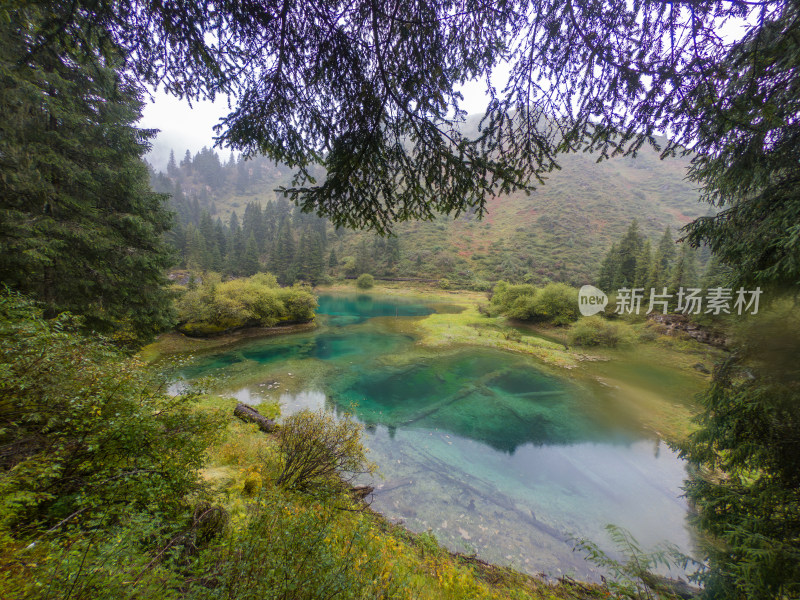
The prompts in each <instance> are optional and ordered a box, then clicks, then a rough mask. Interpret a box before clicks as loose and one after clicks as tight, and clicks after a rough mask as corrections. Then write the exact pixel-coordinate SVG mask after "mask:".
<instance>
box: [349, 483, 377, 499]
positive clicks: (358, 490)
mask: <svg viewBox="0 0 800 600" xmlns="http://www.w3.org/2000/svg"><path fill="white" fill-rule="evenodd" d="M374 491H375V488H374V487H372V486H371V485H363V484H360V485H354V486H351V487H350V493H351V494H352V495H353V496H354V497H356V498H358V499H359V500H363V499H364V498H366V497H367V496H369V495H370V494H371V493H372V492H374Z"/></svg>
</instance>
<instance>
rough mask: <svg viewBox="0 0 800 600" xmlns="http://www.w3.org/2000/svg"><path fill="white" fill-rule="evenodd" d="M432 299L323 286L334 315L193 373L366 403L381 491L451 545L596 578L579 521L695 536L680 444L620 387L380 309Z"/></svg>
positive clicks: (394, 511) (206, 360)
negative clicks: (431, 338) (547, 367)
mask: <svg viewBox="0 0 800 600" xmlns="http://www.w3.org/2000/svg"><path fill="white" fill-rule="evenodd" d="M431 311H432V309H431V307H429V306H425V305H421V304H414V303H398V302H396V301H392V300H386V299H382V300H379V301H378V300H375V299H374V298H372V297H369V296H358V297H335V296H329V297H322V298H320V312H321V313H323V314H327V315H329V317H328V320H327V321H325V322H324V326H323V327H322V328H321V329H320V330H318V331H316V332H312V333H302V334H297V335H292V336H287V337H281V338H268V339H263V340H255V341H247V342H244V343H242V344H241V345H238V346H236V347H233V348H231V349H230V350H228V351H225V352H219V353H217V354H213V355H210V356H205V357H200V358H198V359H197V360H196V361H195V363H194V364H193V365H190V366H189V367H188V368H187V369H184V371H183V373H182V374H183V376H184V377H185V378H186V379H192V378H195V377H199V376H201V375H206V374H222V375H226V374H229V373H232V372H235V374H236V376H237V377H242V376H244V375H243V374H247V379H248V380H249V381H250V382H251V383H249V384H248V385H247V386H244V387H234V388H233V389H231V390H229V391H227V392H226V395H230V394H233V395H234V396H235V397H236V398H237V399H239V400H240V401H243V402H246V403H250V404H254V403H258V402H260V401H262V400H264V399H269V400H278V401H279V402H280V404H281V405H282V413H283V415H288V414H291V413H293V412H296V411H298V410H302V409H305V408H308V409H312V410H315V409H319V408H323V407H324V408H326V409H327V410H332V411H340V410H349V411H351V412H353V413H354V414H355V416H356V417H357V418H358V419H359V420H360V421H361V422H362V423H363V424H364V425H365V436H364V440H365V443H366V445H367V446H368V447H369V448H370V451H371V459H372V460H373V461H374V462H376V463H377V464H378V466H379V468H380V472H381V474H382V475H383V477H384V479H377V480H374V481H371V482H370V483H371V484H373V485H375V486H376V493H375V495H374V500H373V507H374V508H375V509H377V510H379V511H380V512H382V513H383V514H385V515H386V516H387V517H389V518H392V519H398V520H403V521H404V522H405V523H406V525H407V526H409V527H410V528H411V529H414V530H417V531H424V530H426V529H429V528H430V529H432V530H433V531H434V533H435V534H436V535H437V537H438V538H439V539H440V540H441V541H443V542H444V543H445V544H447V545H448V546H449V547H451V548H453V549H458V550H462V551H477V552H478V553H479V554H480V556H482V557H483V558H486V559H489V560H492V561H497V562H500V563H503V564H510V565H513V566H516V567H518V568H521V569H524V570H527V571H529V572H533V573H536V572H540V571H543V572H546V573H550V574H553V575H559V574H561V573H568V572H572V573H573V574H575V575H577V576H580V577H582V578H592V577H593V576H594V575H595V574H594V573H593V571H592V567H591V565H589V564H588V563H586V562H585V561H584V560H583V559H582V557H580V556H578V555H576V554H575V553H573V552H572V546H573V544H572V542H571V541H570V536H572V535H575V536H579V537H585V538H589V539H592V540H594V541H596V542H598V543H600V544H603V543H604V540H605V541H606V542H607V541H608V540H606V532H605V530H604V526H605V524H606V523H615V524H618V525H620V526H622V527H625V528H627V529H629V530H630V531H631V532H632V533H633V534H634V535H635V536H636V537H637V538H639V540H640V541H641V542H642V543H643V544H644V545H648V544H653V543H656V542H658V541H661V540H664V539H666V540H669V541H671V542H673V543H675V544H677V545H678V547H679V548H682V549H683V550H685V551H687V552H688V551H689V549H690V536H689V532H688V531H687V529H686V525H685V515H686V510H687V507H686V504H685V502H684V501H683V499H682V498H681V496H680V494H681V492H680V486H681V485H682V482H683V479H684V477H685V469H684V465H683V463H682V462H681V461H680V460H679V459H678V457H677V456H676V455H675V454H674V453H673V452H672V451H671V450H670V449H669V448H668V447H666V446H664V445H663V444H660V443H658V442H654V441H652V440H648V439H646V438H645V436H644V435H643V432H642V429H641V426H640V424H639V423H638V422H636V421H635V420H634V419H633V417H632V416H631V415H630V414H628V412H627V411H626V409H625V408H624V407H620V406H619V403H614V402H612V401H610V400H609V398H608V397H607V396H605V395H598V394H596V393H595V392H594V391H593V390H591V389H585V388H583V387H581V386H580V385H577V384H575V383H574V382H572V381H567V380H565V379H563V378H557V377H554V376H552V375H550V374H548V373H546V372H545V371H543V370H541V369H538V368H536V367H535V366H534V365H533V364H532V362H531V361H529V360H527V359H525V358H523V357H520V356H517V355H514V354H509V353H505V352H501V351H494V350H488V349H480V348H464V349H460V350H451V351H447V352H443V351H435V352H432V351H426V350H425V349H421V348H418V347H417V346H416V345H415V340H414V338H413V337H411V336H409V335H405V334H400V333H397V332H396V331H394V330H393V329H391V330H390V329H389V328H388V325H387V322H386V319H374V318H372V317H387V316H395V315H397V316H398V318H400V317H402V316H420V315H424V314H429V313H430V312H431ZM392 322H394V321H393V320H392ZM287 364H291V368H288V367H287V366H286V365H287ZM289 371H291V373H292V376H288V372H289ZM284 376H286V377H284ZM279 380H280V381H279ZM289 386H290V387H291V389H292V392H291V393H287V392H285V391H284V390H285V389H287V387H289ZM606 547H608V545H606Z"/></svg>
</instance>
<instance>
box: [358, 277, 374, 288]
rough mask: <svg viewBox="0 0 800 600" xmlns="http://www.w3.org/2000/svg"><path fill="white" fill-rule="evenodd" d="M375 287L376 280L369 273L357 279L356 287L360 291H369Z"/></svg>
mask: <svg viewBox="0 0 800 600" xmlns="http://www.w3.org/2000/svg"><path fill="white" fill-rule="evenodd" d="M374 285H375V278H374V277H373V276H372V275H370V274H369V273H362V274H361V275H359V276H358V279H356V286H358V289H360V290H368V289H370V288H371V287H372V286H374Z"/></svg>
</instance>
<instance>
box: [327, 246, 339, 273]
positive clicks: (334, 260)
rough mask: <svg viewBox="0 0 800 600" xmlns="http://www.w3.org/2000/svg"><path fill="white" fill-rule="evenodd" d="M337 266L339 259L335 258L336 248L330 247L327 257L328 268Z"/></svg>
mask: <svg viewBox="0 0 800 600" xmlns="http://www.w3.org/2000/svg"><path fill="white" fill-rule="evenodd" d="M338 266H339V260H338V259H337V258H336V250H334V249H333V248H331V254H330V257H328V268H330V269H335V268H336V267H338Z"/></svg>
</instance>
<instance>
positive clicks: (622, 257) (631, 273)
mask: <svg viewBox="0 0 800 600" xmlns="http://www.w3.org/2000/svg"><path fill="white" fill-rule="evenodd" d="M643 245H644V237H643V236H642V234H641V232H640V231H639V223H638V221H637V220H636V219H634V220H633V221H631V224H630V226H629V227H628V231H627V232H626V233H625V235H624V236H623V237H622V239H621V240H620V242H619V245H618V246H617V249H618V252H619V277H620V285H621V286H622V285H625V286H628V287H631V286H633V285H634V283H635V282H636V261H637V259H638V257H639V255H640V253H641V252H642V246H643Z"/></svg>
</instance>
